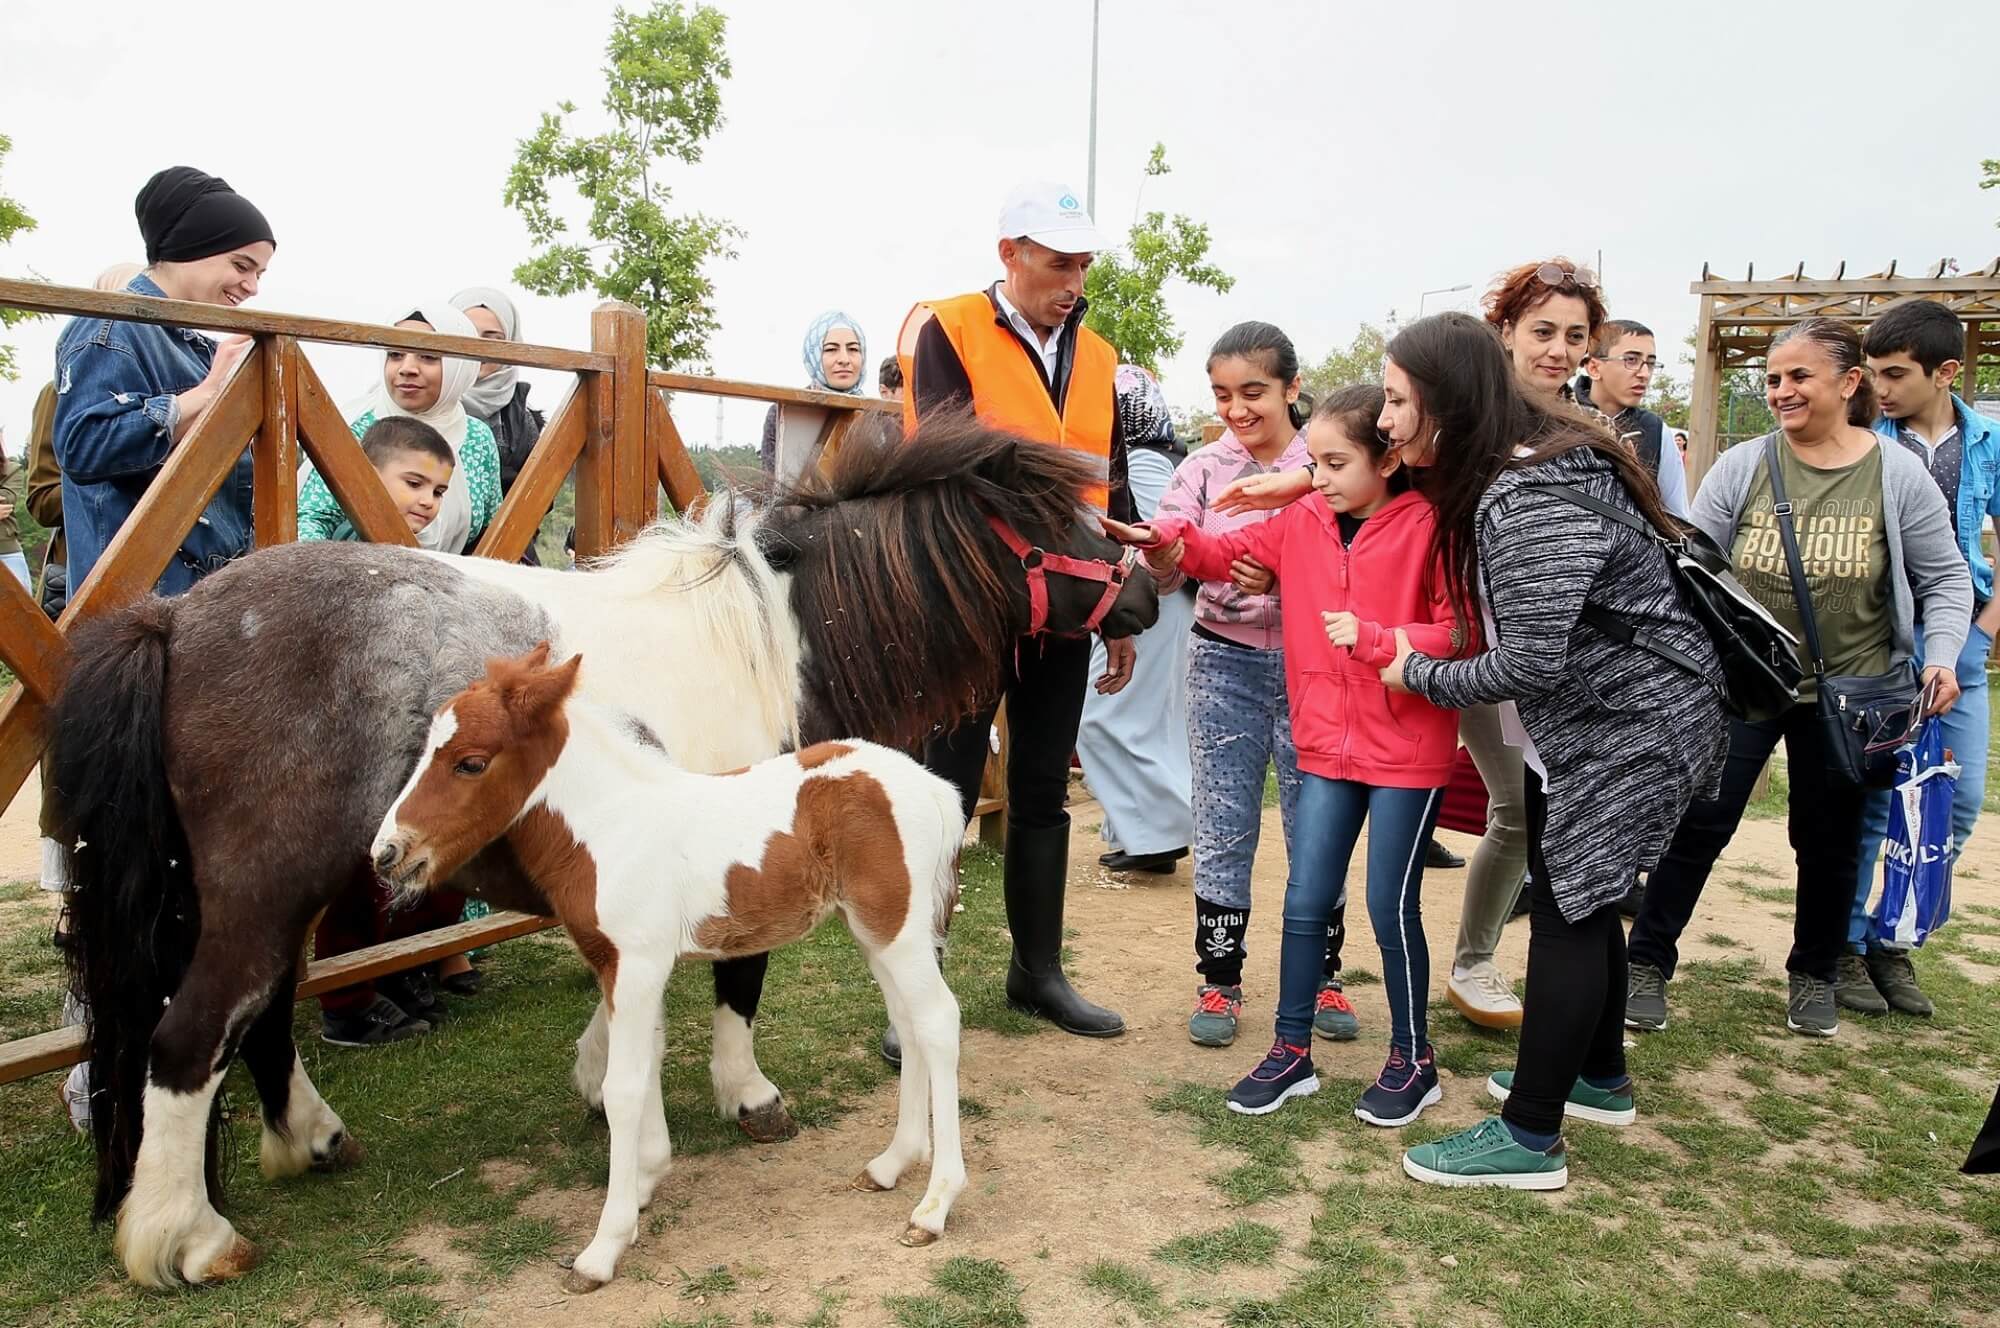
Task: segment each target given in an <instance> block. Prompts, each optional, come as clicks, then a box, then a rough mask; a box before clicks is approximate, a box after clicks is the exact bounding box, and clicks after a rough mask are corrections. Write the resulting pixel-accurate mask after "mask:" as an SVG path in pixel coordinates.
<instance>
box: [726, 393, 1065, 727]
mask: <svg viewBox="0 0 2000 1328" xmlns="http://www.w3.org/2000/svg"><path fill="white" fill-rule="evenodd" d="M1092 482H1093V475H1092V471H1091V467H1090V465H1089V463H1088V462H1087V461H1085V460H1083V459H1082V458H1080V457H1078V456H1075V455H1074V454H1072V453H1069V452H1067V451H1065V450H1064V449H1062V448H1057V447H1048V446H1044V445H1041V444H1037V443H1031V442H1028V441H1026V440H1024V439H1021V438H1016V437H1014V436H1013V435H1011V434H1005V433H1001V432H998V431H997V430H993V429H989V428H985V427H983V426H981V425H979V424H978V423H976V422H974V421H973V420H971V419H970V418H947V419H944V420H940V421H938V422H936V423H930V424H926V425H925V426H924V427H923V428H922V429H921V430H919V431H918V433H917V434H916V435H915V436H913V437H911V438H909V439H907V440H905V441H902V442H895V441H890V440H885V439H882V438H879V437H876V438H870V439H856V440H854V441H850V442H849V443H848V444H847V445H846V446H844V447H843V448H842V449H841V451H840V454H839V456H838V457H836V458H835V460H834V462H833V464H832V465H831V466H830V468H829V472H828V473H827V474H826V475H824V476H821V475H819V474H817V473H814V472H809V473H808V474H806V475H805V476H803V477H802V478H801V479H800V480H799V481H798V482H797V483H795V484H792V485H789V486H780V487H779V488H778V489H777V490H776V491H775V493H774V497H773V500H772V509H771V512H770V515H769V516H768V517H766V519H765V520H764V522H763V523H762V526H761V529H760V531H759V541H758V542H759V545H760V547H761V548H762V549H763V550H764V552H765V554H766V556H768V557H770V558H771V560H772V561H773V562H774V563H775V564H777V565H779V566H781V567H786V568H787V569H788V570H790V571H791V572H792V573H793V574H794V581H793V587H792V608H793V611H794V612H795V613H796V614H797V615H798V619H799V626H800V629H801V631H802V632H803V633H804V635H805V640H806V650H807V655H808V659H807V663H806V669H805V675H806V683H805V687H806V694H805V696H804V698H803V699H804V701H805V716H804V720H803V722H804V723H805V725H806V728H807V731H806V732H805V733H804V734H803V735H802V736H803V737H804V739H805V740H806V741H815V740H818V739H823V738H829V737H861V738H866V739H869V740H871V741H875V742H881V743H885V744H888V745H890V746H895V747H901V748H905V749H910V748H913V747H914V746H916V745H917V744H919V743H921V742H922V741H924V740H925V739H926V738H928V737H930V736H932V735H933V734H934V733H936V732H937V731H938V730H939V729H940V728H949V727H951V726H953V725H955V724H956V723H957V722H958V721H959V720H960V719H962V718H963V717H964V716H965V715H966V714H968V713H970V712H972V711H974V710H976V709H978V708H979V706H981V705H982V704H984V703H987V702H990V701H991V700H992V699H993V697H994V693H995V690H996V688H997V686H998V682H999V676H1000V666H1001V664H1002V662H1003V661H1005V660H1007V659H1009V658H1011V655H1012V652H1013V650H1014V648H1015V645H1016V642H1017V641H1018V639H1019V637H1020V634H1021V633H1022V632H1023V631H1024V630H1025V629H1026V627H1027V620H1026V607H1027V606H1026V600H1025V597H1024V596H1023V594H1022V592H1021V590H1020V587H1019V585H1018V579H1017V578H1010V577H1008V576H1006V575H1003V572H1004V571H1005V570H1006V568H1007V565H1008V564H1009V563H1010V562H1011V561H1012V559H1013V555H1012V554H1011V553H1009V552H1008V551H1007V549H1006V547H1005V546H1004V545H1002V544H1001V543H1000V540H999V538H998V537H997V536H996V535H995V534H994V533H993V530H992V528H991V527H990V526H989V525H988V524H987V518H988V517H989V516H995V517H999V518H1000V519H1001V520H1003V521H1005V522H1007V523H1008V524H1009V525H1011V526H1013V527H1014V528H1015V529H1016V530H1018V531H1020V532H1021V533H1022V534H1023V535H1024V536H1025V537H1026V538H1028V539H1029V540H1030V541H1032V542H1036V543H1046V544H1051V545H1053V544H1058V543H1060V542H1061V541H1062V540H1064V539H1065V538H1067V536H1068V535H1069V533H1070V530H1071V528H1072V527H1073V526H1074V524H1075V522H1076V520H1077V512H1078V508H1079V505H1080V504H1081V503H1082V501H1083V494H1084V491H1085V489H1086V487H1087V486H1088V485H1090V484H1091V483H1092Z"/></svg>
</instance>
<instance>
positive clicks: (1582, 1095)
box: [1486, 1070, 1639, 1125]
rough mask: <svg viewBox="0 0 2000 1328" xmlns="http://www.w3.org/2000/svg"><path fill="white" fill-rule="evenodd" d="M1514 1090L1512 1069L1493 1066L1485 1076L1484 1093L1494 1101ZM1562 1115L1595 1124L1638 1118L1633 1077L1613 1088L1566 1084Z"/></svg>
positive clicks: (1622, 1123) (1580, 1083)
mask: <svg viewBox="0 0 2000 1328" xmlns="http://www.w3.org/2000/svg"><path fill="white" fill-rule="evenodd" d="M1513 1091H1514V1072H1513V1071H1512V1070H1495V1071H1494V1072H1493V1073H1492V1074H1489V1075H1487V1076H1486V1096H1488V1097H1490V1098H1492V1099H1493V1100H1494V1101H1495V1102H1505V1101H1506V1100H1507V1095H1508V1094H1509V1093H1511V1092H1513ZM1563 1115H1565V1116H1567V1117H1569V1118H1570V1119H1571V1120H1587V1121H1592V1122H1594V1123H1596V1124H1598V1125H1630V1124H1631V1123H1632V1122H1633V1121H1635V1120H1637V1119H1638V1118H1639V1113H1638V1112H1637V1111H1636V1110H1634V1109H1633V1106H1632V1081H1631V1079H1629V1078H1628V1079H1626V1080H1625V1082H1624V1083H1622V1084H1620V1085H1618V1087H1616V1088H1593V1087H1592V1086H1591V1085H1589V1084H1587V1083H1585V1082H1584V1081H1583V1080H1581V1079H1578V1080H1577V1081H1576V1082H1575V1083H1573V1084H1571V1085H1570V1086H1569V1100H1568V1101H1567V1102H1565V1103H1563Z"/></svg>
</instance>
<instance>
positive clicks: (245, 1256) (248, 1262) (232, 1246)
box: [202, 1236, 264, 1282]
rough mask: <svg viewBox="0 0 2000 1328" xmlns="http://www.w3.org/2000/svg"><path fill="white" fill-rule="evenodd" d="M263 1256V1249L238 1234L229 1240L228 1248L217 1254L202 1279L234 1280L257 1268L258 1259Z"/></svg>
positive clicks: (213, 1280) (211, 1280)
mask: <svg viewBox="0 0 2000 1328" xmlns="http://www.w3.org/2000/svg"><path fill="white" fill-rule="evenodd" d="M263 1257H264V1254H263V1251H262V1250H259V1249H258V1248H257V1247H256V1246H255V1245H252V1244H251V1243H250V1242H249V1241H247V1240H245V1239H243V1237H241V1236H238V1237H236V1238H235V1239H234V1240H232V1241H230V1242H229V1248H228V1249H226V1250H224V1251H223V1252H222V1253H221V1254H219V1255H217V1256H216V1260H215V1262H214V1263H212V1264H210V1265H209V1266H208V1274H207V1275H206V1276H205V1277H203V1278H202V1280H203V1281H204V1282H233V1281H235V1280H236V1279H237V1278H239V1277H242V1276H243V1275H244V1274H245V1273H248V1272H249V1271H250V1270H251V1269H252V1268H255V1267H256V1266H257V1261H258V1260H259V1259H261V1258H263Z"/></svg>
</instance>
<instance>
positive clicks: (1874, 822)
mask: <svg viewBox="0 0 2000 1328" xmlns="http://www.w3.org/2000/svg"><path fill="white" fill-rule="evenodd" d="M1923 650H1924V643H1923V638H1922V637H1921V636H1919V637H1918V638H1917V663H1918V665H1919V666H1921V665H1922V664H1923ZM1992 653H1993V638H1992V637H1990V636H1988V635H1987V634H1986V633H1984V632H1982V631H1980V630H1979V628H1978V627H1977V626H1975V627H1974V628H1973V629H1972V631H1971V632H1970V633H1969V634H1968V635H1967V636H1966V638H1965V649H1964V650H1962V651H1960V652H1959V656H1958V704H1957V705H1954V706H1953V707H1952V708H1951V711H1950V713H1948V714H1946V715H1944V716H1943V717H1942V722H1943V724H1944V745H1945V746H1947V747H1949V748H1951V751H1952V755H1953V756H1955V757H1956V758H1957V759H1958V764H1959V767H1960V769H1959V775H1958V788H1957V789H1956V790H1954V791H1953V793H1952V795H1951V853H1952V860H1953V861H1954V862H1955V861H1957V860H1958V855H1959V854H1960V853H1963V852H1964V851H1965V841H1966V840H1968V839H1970V838H1971V837H1972V827H1973V826H1974V825H1975V824H1976V823H1977V822H1978V820H1979V805H1980V804H1981V803H1982V802H1984V801H1986V731H1987V724H1988V720H1989V717H1990V715H1989V711H1988V705H1989V700H1988V697H1987V688H1986V657H1987V656H1988V655H1990V654H1992ZM1894 792H1895V790H1893V789H1871V790H1870V791H1869V793H1868V801H1867V802H1866V803H1865V804H1864V805H1863V806H1862V809H1861V870H1860V872H1859V873H1858V874H1857V876H1856V879H1855V882H1854V908H1853V910H1852V911H1851V912H1850V913H1849V914H1848V918H1847V948H1848V949H1849V950H1851V951H1853V952H1854V953H1855V954H1865V953H1867V951H1868V900H1869V897H1870V896H1871V895H1873V894H1874V893H1875V859H1876V858H1877V856H1878V855H1880V853H1881V852H1882V839H1883V837H1884V836H1885V835H1887V834H1888V833H1889V803H1890V801H1891V800H1892V798H1893V795H1894Z"/></svg>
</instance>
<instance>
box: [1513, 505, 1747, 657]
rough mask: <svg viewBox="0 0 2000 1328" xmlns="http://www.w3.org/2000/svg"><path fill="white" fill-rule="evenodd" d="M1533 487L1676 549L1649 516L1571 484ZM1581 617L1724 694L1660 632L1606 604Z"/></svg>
mask: <svg viewBox="0 0 2000 1328" xmlns="http://www.w3.org/2000/svg"><path fill="white" fill-rule="evenodd" d="M1529 487H1532V488H1536V489H1545V490H1547V491H1548V492H1550V493H1552V494H1554V495H1555V496H1556V497H1558V498H1560V499H1562V500H1563V501H1564V502H1567V503H1573V504H1575V505H1576V506H1578V507H1581V508H1583V509H1584V510H1585V511H1589V512H1595V513H1597V515H1599V516H1601V517H1604V518H1605V519H1607V520H1610V521H1616V522H1617V523H1618V524H1619V525H1621V526H1625V527H1627V528H1628V529H1631V530H1636V531H1638V532H1639V533H1640V534H1642V535H1644V536H1645V537H1646V538H1647V539H1650V540H1652V541H1653V542H1654V543H1655V544H1658V545H1659V546H1661V547H1662V548H1665V549H1673V548H1675V547H1676V541H1674V540H1672V539H1669V538H1668V537H1667V536H1665V535H1662V534H1661V533H1660V532H1659V531H1658V530H1656V529H1654V527H1653V523H1652V522H1651V521H1648V520H1647V519H1646V518H1645V517H1643V516H1641V515H1639V514H1637V513H1634V512H1628V511H1626V510H1625V509H1624V508H1622V507H1619V506H1618V505H1617V504H1615V503H1607V502H1605V501H1604V500H1603V499H1601V498H1596V497H1593V496H1591V495H1590V494H1587V493H1585V492H1584V491H1583V490H1582V489H1579V488H1576V487H1574V486H1572V485H1568V484H1535V485H1531V486H1529ZM1577 616H1578V617H1579V618H1580V619H1581V620H1582V621H1584V622H1587V623H1589V624H1590V625H1591V626H1592V627H1595V628H1596V629H1597V630H1598V631H1600V632H1602V633H1604V635H1606V636H1608V637H1610V638H1611V639H1612V640H1614V641H1617V642H1620V643H1622V644H1624V645H1628V646H1632V647H1635V648H1636V649H1639V650H1644V651H1646V652H1647V653H1649V654H1653V655H1658V656H1659V657H1660V658H1661V659H1664V660H1665V661H1667V663H1669V664H1671V665H1673V666H1674V667H1675V668H1677V669H1680V670H1681V671H1682V672H1684V673H1690V674H1693V675H1694V676H1695V677H1697V678H1699V679H1701V680H1702V681H1703V682H1704V683H1706V684H1707V685H1708V686H1709V687H1710V688H1711V689H1713V690H1714V691H1715V692H1716V694H1717V695H1721V694H1722V691H1723V688H1722V684H1721V682H1720V681H1719V680H1717V679H1716V678H1714V677H1712V676H1710V673H1709V671H1708V670H1707V669H1705V668H1703V667H1702V666H1701V663H1700V661H1698V660H1696V659H1695V658H1694V656H1692V655H1690V654H1688V653H1687V652H1686V651H1685V650H1682V649H1680V648H1679V647H1678V646H1675V645H1673V644H1671V643H1669V642H1667V641H1663V640H1661V639H1660V638H1659V637H1658V636H1657V635H1656V634H1654V633H1652V632H1650V631H1647V630H1646V629H1645V628H1643V627H1640V626H1639V625H1637V624H1636V623H1633V622H1630V621H1628V620H1627V619H1625V618H1623V617H1621V616H1620V615H1619V614H1618V613H1616V612H1615V611H1613V610H1611V609H1608V608H1606V607H1605V606H1604V605H1602V604H1585V605H1584V606H1583V611H1582V612H1581V613H1580V614H1578V615H1577Z"/></svg>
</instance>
